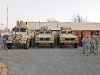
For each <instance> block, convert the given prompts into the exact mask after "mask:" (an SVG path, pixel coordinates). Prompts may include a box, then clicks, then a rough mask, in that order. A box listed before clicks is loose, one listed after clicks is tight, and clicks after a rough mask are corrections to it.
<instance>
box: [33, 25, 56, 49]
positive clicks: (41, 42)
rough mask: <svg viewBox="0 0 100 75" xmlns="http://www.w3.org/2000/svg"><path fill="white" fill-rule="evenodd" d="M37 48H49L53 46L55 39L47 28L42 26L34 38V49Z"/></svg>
mask: <svg viewBox="0 0 100 75" xmlns="http://www.w3.org/2000/svg"><path fill="white" fill-rule="evenodd" d="M39 46H50V47H51V48H53V47H54V46H55V37H54V35H53V33H52V32H51V30H50V29H48V26H42V27H41V28H40V29H39V31H38V33H37V35H36V36H35V47H37V48H38V47H39Z"/></svg>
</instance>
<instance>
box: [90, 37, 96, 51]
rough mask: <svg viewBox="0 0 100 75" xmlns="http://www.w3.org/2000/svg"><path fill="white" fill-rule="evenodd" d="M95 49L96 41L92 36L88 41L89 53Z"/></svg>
mask: <svg viewBox="0 0 100 75" xmlns="http://www.w3.org/2000/svg"><path fill="white" fill-rule="evenodd" d="M95 49H96V41H95V37H92V38H91V42H90V53H92V52H94V51H95Z"/></svg>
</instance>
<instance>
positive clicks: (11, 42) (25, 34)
mask: <svg viewBox="0 0 100 75" xmlns="http://www.w3.org/2000/svg"><path fill="white" fill-rule="evenodd" d="M33 37H34V29H33V28H29V27H28V26H27V22H24V21H17V26H15V27H13V28H12V30H11V36H10V37H9V38H8V40H7V41H6V43H7V47H8V49H11V48H12V46H24V47H25V49H28V48H29V46H32V45H33V40H32V38H33Z"/></svg>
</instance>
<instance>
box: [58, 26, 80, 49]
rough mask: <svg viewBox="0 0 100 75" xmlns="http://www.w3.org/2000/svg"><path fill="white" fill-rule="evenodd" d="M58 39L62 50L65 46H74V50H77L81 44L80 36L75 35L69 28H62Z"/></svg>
mask: <svg viewBox="0 0 100 75" xmlns="http://www.w3.org/2000/svg"><path fill="white" fill-rule="evenodd" d="M58 38H59V39H58V42H59V47H60V48H62V47H63V46H74V48H77V46H78V43H79V38H78V36H76V35H74V34H73V32H72V29H71V27H69V26H62V27H61V29H60V31H59V35H58Z"/></svg>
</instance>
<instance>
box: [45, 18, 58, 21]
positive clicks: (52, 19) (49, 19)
mask: <svg viewBox="0 0 100 75" xmlns="http://www.w3.org/2000/svg"><path fill="white" fill-rule="evenodd" d="M46 21H47V22H57V21H56V19H54V18H48V19H47V20H46Z"/></svg>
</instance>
